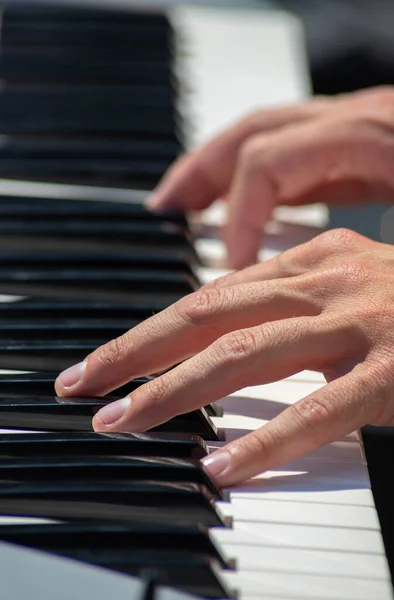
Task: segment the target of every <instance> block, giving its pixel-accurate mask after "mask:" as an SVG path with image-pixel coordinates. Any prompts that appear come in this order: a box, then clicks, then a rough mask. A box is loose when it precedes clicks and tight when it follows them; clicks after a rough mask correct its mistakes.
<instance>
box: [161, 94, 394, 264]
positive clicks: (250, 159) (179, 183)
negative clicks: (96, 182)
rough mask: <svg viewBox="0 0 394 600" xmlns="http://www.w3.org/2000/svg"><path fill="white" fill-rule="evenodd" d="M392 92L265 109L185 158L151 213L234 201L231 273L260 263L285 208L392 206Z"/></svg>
mask: <svg viewBox="0 0 394 600" xmlns="http://www.w3.org/2000/svg"><path fill="white" fill-rule="evenodd" d="M393 156H394V87H393V88H376V89H374V90H372V91H371V90H370V91H363V92H358V93H355V94H349V95H344V96H338V97H336V98H332V99H328V98H324V99H323V98H317V99H315V100H312V101H311V102H309V103H305V104H301V105H298V106H293V107H288V108H281V109H273V110H261V111H259V112H256V113H255V114H253V115H251V116H249V117H248V118H246V119H244V120H243V121H241V122H240V123H238V124H236V125H235V126H234V127H232V128H230V129H229V130H228V131H226V132H224V133H223V134H222V135H220V136H218V137H217V138H216V139H214V140H213V141H211V142H210V143H209V144H207V145H206V146H203V147H202V148H200V149H198V150H196V151H194V152H192V153H190V154H188V155H186V156H184V157H183V158H181V159H180V160H179V161H178V162H177V163H176V164H175V165H174V167H173V168H172V169H170V171H169V172H168V174H167V175H166V176H165V177H164V179H163V181H162V182H161V184H160V185H159V187H158V188H157V190H156V193H155V194H154V196H152V198H151V199H150V202H149V205H150V206H151V207H152V208H167V207H168V208H170V207H171V208H179V209H181V210H185V211H189V210H201V209H204V208H206V207H207V206H209V205H210V204H211V203H212V202H213V201H214V200H215V199H216V198H217V197H223V198H224V199H226V200H227V202H228V225H227V227H226V230H225V232H224V237H225V241H226V242H227V247H228V261H229V266H230V267H233V268H236V269H239V268H242V267H245V266H247V265H248V264H251V263H253V262H254V261H255V260H256V257H257V250H258V248H259V245H260V242H261V231H262V229H263V228H264V225H265V224H266V223H267V221H268V220H269V218H270V216H271V213H272V210H273V208H274V207H275V206H277V205H279V204H288V205H298V204H308V203H311V202H327V203H334V202H337V203H338V202H349V201H360V200H364V199H366V200H368V199H373V198H379V199H387V200H389V201H391V200H394V169H393Z"/></svg>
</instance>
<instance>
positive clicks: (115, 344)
mask: <svg viewBox="0 0 394 600" xmlns="http://www.w3.org/2000/svg"><path fill="white" fill-rule="evenodd" d="M131 351H132V343H131V340H129V339H128V338H127V336H126V334H125V335H121V336H119V337H117V338H115V339H113V340H111V341H110V342H108V344H105V345H104V346H102V347H101V348H99V350H98V351H97V352H98V356H97V358H98V360H99V361H100V362H101V363H102V364H103V365H115V364H117V363H119V362H121V361H123V360H124V359H125V358H126V357H127V355H128V354H129V353H130V352H131Z"/></svg>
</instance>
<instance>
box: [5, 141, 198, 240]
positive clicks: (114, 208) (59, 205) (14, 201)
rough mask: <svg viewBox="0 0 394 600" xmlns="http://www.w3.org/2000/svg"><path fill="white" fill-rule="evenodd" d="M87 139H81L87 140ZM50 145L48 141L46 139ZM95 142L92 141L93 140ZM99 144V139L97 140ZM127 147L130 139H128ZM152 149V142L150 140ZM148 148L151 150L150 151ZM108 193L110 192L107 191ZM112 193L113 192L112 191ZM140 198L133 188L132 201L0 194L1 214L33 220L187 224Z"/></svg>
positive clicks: (114, 142)
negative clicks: (135, 196) (71, 219)
mask: <svg viewBox="0 0 394 600" xmlns="http://www.w3.org/2000/svg"><path fill="white" fill-rule="evenodd" d="M85 139H86V138H81V143H82V144H83V143H84V140H85ZM45 143H46V144H49V142H48V140H46V142H45ZM92 143H93V140H92ZM97 143H98V144H99V143H100V142H99V141H98V142H97ZM125 144H126V146H127V142H125ZM113 145H114V147H115V146H116V145H117V146H119V140H114V141H113ZM148 148H149V143H148ZM147 151H148V150H147ZM108 193H109V192H108ZM109 195H110V193H109ZM140 199H141V198H139V197H138V198H135V199H134V201H133V191H130V202H118V201H116V200H113V201H105V200H100V201H97V200H95V199H94V198H90V199H89V198H88V199H86V200H75V199H68V198H67V199H64V198H50V197H48V198H41V197H35V196H5V195H0V216H1V217H2V218H6V217H18V218H26V219H29V221H31V220H36V219H38V220H41V219H42V218H43V217H44V218H45V219H46V220H48V219H56V220H57V219H59V218H61V217H65V216H67V217H69V218H77V219H79V220H81V219H85V220H86V221H88V222H92V221H93V220H100V219H103V220H104V222H106V223H108V222H110V221H112V220H119V219H122V220H123V219H127V220H132V221H133V222H136V221H147V222H149V223H150V222H155V221H157V222H160V223H171V224H174V225H177V226H178V227H182V228H185V227H186V226H187V221H186V218H185V216H184V215H183V214H181V213H179V212H175V211H161V212H160V211H159V212H152V211H150V210H148V209H147V208H145V206H144V205H143V204H141V202H140Z"/></svg>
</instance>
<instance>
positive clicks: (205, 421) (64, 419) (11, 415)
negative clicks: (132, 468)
mask: <svg viewBox="0 0 394 600" xmlns="http://www.w3.org/2000/svg"><path fill="white" fill-rule="evenodd" d="M0 358H1V355H0ZM0 364H1V362H0ZM115 399H116V398H114V397H110V396H106V397H104V398H71V397H68V398H57V397H56V396H52V397H50V396H25V397H20V396H16V397H8V396H3V395H1V396H0V428H1V427H3V428H4V427H11V428H14V429H33V430H34V429H42V430H55V431H56V430H65V431H68V430H71V431H72V430H77V431H91V429H92V424H91V419H92V417H93V416H94V415H95V413H96V412H97V411H98V410H99V409H100V408H102V407H103V406H106V405H107V404H108V403H109V402H110V401H113V400H115ZM150 431H152V432H171V433H189V434H193V435H199V436H201V437H202V438H203V439H205V440H213V441H217V440H219V439H220V438H219V435H218V431H217V429H216V427H215V425H214V424H213V423H212V421H211V419H210V418H209V416H208V414H207V412H206V410H205V409H204V408H199V409H196V410H193V411H191V412H188V413H185V414H184V415H178V416H176V417H173V418H172V419H170V420H169V421H167V422H166V423H162V424H161V425H157V426H156V427H153V428H152V429H151V430H150Z"/></svg>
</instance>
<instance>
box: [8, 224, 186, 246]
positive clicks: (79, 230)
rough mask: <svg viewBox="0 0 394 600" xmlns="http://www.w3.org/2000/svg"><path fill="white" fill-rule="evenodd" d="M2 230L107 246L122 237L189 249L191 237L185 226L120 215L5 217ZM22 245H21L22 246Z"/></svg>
mask: <svg viewBox="0 0 394 600" xmlns="http://www.w3.org/2000/svg"><path fill="white" fill-rule="evenodd" d="M0 234H1V235H2V236H5V235H20V236H25V237H26V240H27V239H29V238H34V237H35V236H39V237H40V238H43V237H47V238H54V239H55V240H56V238H59V237H64V238H73V239H75V240H77V239H78V238H82V239H93V240H99V241H100V242H101V243H102V244H103V246H104V247H105V242H107V241H122V242H123V243H124V244H126V246H127V242H128V241H129V240H130V237H132V240H130V245H131V247H132V246H133V243H135V242H137V241H138V242H140V243H141V242H145V244H146V245H148V246H150V245H151V246H160V247H164V248H165V247H166V246H170V247H175V248H185V249H189V247H190V244H191V242H190V239H189V238H188V237H187V235H185V232H184V231H183V229H181V228H179V227H177V226H175V225H173V226H170V225H167V224H166V223H165V221H164V222H163V223H162V222H160V221H137V222H135V221H133V220H131V219H125V218H119V219H118V220H115V219H113V220H111V221H109V222H107V221H103V220H102V219H100V220H98V221H96V220H94V219H93V218H92V219H88V218H79V217H75V218H72V217H71V216H66V218H65V219H58V220H56V221H54V220H53V219H51V218H49V219H47V218H45V217H41V218H40V220H39V221H38V220H37V221H31V220H30V219H29V220H27V221H26V220H25V219H23V218H22V219H21V218H2V219H1V221H0ZM19 249H20V248H19Z"/></svg>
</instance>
